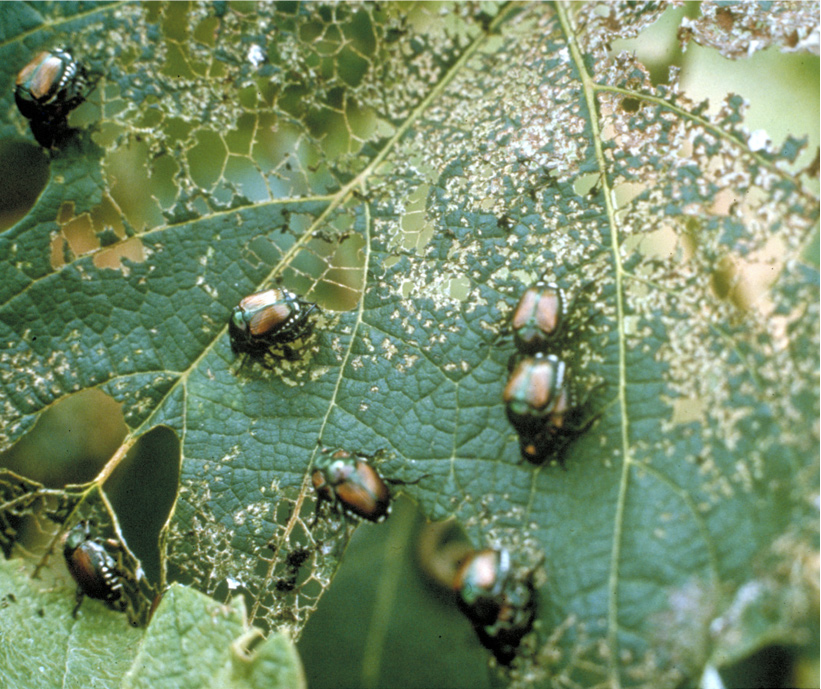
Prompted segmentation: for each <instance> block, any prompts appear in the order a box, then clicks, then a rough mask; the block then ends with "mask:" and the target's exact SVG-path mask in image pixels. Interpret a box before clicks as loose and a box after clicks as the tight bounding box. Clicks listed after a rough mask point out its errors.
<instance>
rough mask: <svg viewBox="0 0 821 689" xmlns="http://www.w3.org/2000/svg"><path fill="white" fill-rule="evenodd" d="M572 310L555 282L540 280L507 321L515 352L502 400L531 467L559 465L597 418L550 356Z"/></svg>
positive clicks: (564, 333) (566, 370) (561, 363)
mask: <svg viewBox="0 0 821 689" xmlns="http://www.w3.org/2000/svg"><path fill="white" fill-rule="evenodd" d="M574 303H575V299H574ZM571 310H572V309H571V307H569V306H568V304H567V300H566V298H565V294H564V291H563V290H562V289H561V288H560V287H559V286H558V285H557V284H555V283H553V282H543V281H539V282H536V283H535V284H533V285H531V286H530V287H528V288H527V289H526V290H525V291H524V294H522V297H521V299H520V300H519V303H518V304H517V305H516V308H515V310H514V311H513V316H512V318H511V324H510V327H511V329H512V330H513V338H514V342H515V344H516V348H517V350H518V353H517V354H515V355H514V356H513V357H512V358H511V368H512V371H511V374H510V377H509V378H508V381H507V385H506V386H505V389H504V392H503V393H502V398H503V400H504V402H505V407H506V411H507V418H508V420H509V421H510V423H511V425H512V426H513V428H515V429H516V432H517V433H518V434H519V449H520V451H521V455H522V457H523V458H524V459H526V460H527V461H528V462H531V463H532V464H537V465H541V464H543V463H544V462H545V461H547V460H548V459H551V458H556V459H558V460H559V462H560V463H562V462H563V453H564V450H565V449H566V447H567V446H568V445H569V444H570V443H571V442H572V441H573V440H574V439H575V438H577V437H578V436H579V435H581V434H582V433H583V432H584V431H586V430H587V429H588V428H589V427H590V425H591V424H592V423H593V421H595V419H596V418H597V417H598V415H597V414H592V415H591V414H590V412H589V410H588V409H587V404H586V402H587V400H586V399H585V400H583V401H581V402H579V401H577V397H576V390H575V388H574V386H573V384H572V382H571V380H570V378H571V376H570V370H569V368H568V367H567V366H566V365H565V362H564V361H563V360H562V359H560V358H559V357H558V356H557V355H556V354H553V353H551V351H555V350H556V349H558V347H559V345H560V344H561V343H562V342H563V339H564V338H566V336H567V335H568V332H567V321H568V314H569V313H570V311H571Z"/></svg>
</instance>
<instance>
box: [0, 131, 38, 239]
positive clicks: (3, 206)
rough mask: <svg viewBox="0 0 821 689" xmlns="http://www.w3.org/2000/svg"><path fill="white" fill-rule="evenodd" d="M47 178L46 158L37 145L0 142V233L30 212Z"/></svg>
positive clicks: (21, 142)
mask: <svg viewBox="0 0 821 689" xmlns="http://www.w3.org/2000/svg"><path fill="white" fill-rule="evenodd" d="M48 176H49V166H48V158H47V157H46V155H45V153H44V152H43V149H41V148H40V147H39V146H33V145H32V144H29V143H26V142H23V141H10V140H8V139H6V140H4V141H2V142H0V189H2V190H3V193H2V194H0V231H2V230H5V229H7V228H9V227H11V226H12V225H14V224H15V223H16V222H18V221H19V220H20V219H21V218H23V217H24V216H25V215H26V213H28V212H29V210H31V207H32V206H33V205H34V203H35V202H36V201H37V198H38V197H39V196H40V194H41V192H42V191H43V189H44V188H45V186H46V183H47V182H48Z"/></svg>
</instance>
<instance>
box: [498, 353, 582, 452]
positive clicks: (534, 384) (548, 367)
mask: <svg viewBox="0 0 821 689" xmlns="http://www.w3.org/2000/svg"><path fill="white" fill-rule="evenodd" d="M567 378H568V376H567V372H566V368H565V365H564V362H563V361H561V360H560V359H559V358H558V357H556V356H554V355H553V354H548V355H544V354H541V353H539V354H536V355H535V356H526V357H522V358H521V359H519V360H518V362H517V363H516V366H515V367H514V369H513V372H512V373H511V374H510V378H508V381H507V385H506V386H505V389H504V392H503V393H502V398H503V399H504V402H505V405H506V407H507V418H508V420H509V421H510V423H511V424H512V426H513V427H514V428H515V429H516V430H517V431H518V433H519V434H520V435H522V436H525V437H533V436H535V435H537V434H538V433H540V432H541V430H542V429H543V428H544V426H545V424H547V423H550V424H551V425H553V426H556V427H561V426H562V423H563V417H564V414H565V413H566V412H567V411H568V409H570V406H571V396H570V387H569V381H568V379H567Z"/></svg>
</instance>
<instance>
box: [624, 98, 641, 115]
mask: <svg viewBox="0 0 821 689" xmlns="http://www.w3.org/2000/svg"><path fill="white" fill-rule="evenodd" d="M640 105H641V103H640V102H639V99H638V98H622V99H621V109H622V110H624V112H638V111H639V106H640Z"/></svg>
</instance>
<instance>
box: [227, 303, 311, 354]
mask: <svg viewBox="0 0 821 689" xmlns="http://www.w3.org/2000/svg"><path fill="white" fill-rule="evenodd" d="M315 308H316V304H313V303H311V302H308V301H303V300H302V299H300V298H299V297H298V296H297V295H296V294H294V293H293V292H289V291H288V290H286V289H283V288H275V289H269V290H265V291H263V292H257V293H255V294H251V295H249V296H247V297H244V298H243V299H242V300H240V302H239V304H237V305H236V306H235V307H234V309H233V311H232V312H231V320H229V321H228V333H229V335H230V337H231V349H232V350H233V352H234V354H247V355H249V356H251V357H253V358H256V359H258V360H260V361H262V360H263V359H264V357H265V355H266V354H267V353H268V352H269V351H270V350H271V348H272V347H281V348H282V349H283V351H284V352H285V355H286V356H287V357H289V358H291V357H292V356H293V353H292V352H291V350H290V348H289V347H287V344H288V343H289V342H293V341H294V340H297V339H299V338H300V337H304V336H305V335H308V334H310V332H311V324H310V322H309V320H308V316H309V315H310V314H311V311H313V310H314V309H315Z"/></svg>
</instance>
